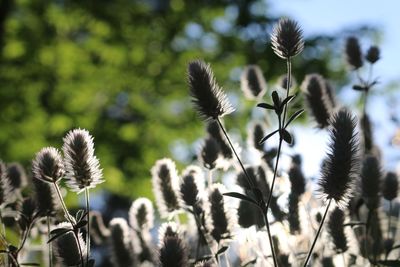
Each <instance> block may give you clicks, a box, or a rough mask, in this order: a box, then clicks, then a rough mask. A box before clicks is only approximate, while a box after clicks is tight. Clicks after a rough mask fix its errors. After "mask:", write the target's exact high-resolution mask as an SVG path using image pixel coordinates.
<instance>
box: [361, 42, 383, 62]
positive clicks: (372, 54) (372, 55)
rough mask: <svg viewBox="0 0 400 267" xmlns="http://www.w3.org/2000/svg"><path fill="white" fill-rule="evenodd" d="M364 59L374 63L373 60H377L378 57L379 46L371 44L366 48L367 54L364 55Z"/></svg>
mask: <svg viewBox="0 0 400 267" xmlns="http://www.w3.org/2000/svg"><path fill="white" fill-rule="evenodd" d="M365 59H366V60H367V61H368V62H369V63H371V64H374V63H375V62H377V61H378V60H379V59H380V51H379V48H378V47H377V46H374V45H373V46H371V47H370V48H369V49H368V51H367V54H366V55H365Z"/></svg>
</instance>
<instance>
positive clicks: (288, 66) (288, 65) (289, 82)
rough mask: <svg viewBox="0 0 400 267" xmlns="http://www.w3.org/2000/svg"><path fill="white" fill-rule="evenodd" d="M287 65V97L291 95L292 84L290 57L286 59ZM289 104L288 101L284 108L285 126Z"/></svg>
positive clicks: (283, 123) (283, 122)
mask: <svg viewBox="0 0 400 267" xmlns="http://www.w3.org/2000/svg"><path fill="white" fill-rule="evenodd" d="M286 67H287V79H286V98H288V97H289V91H290V85H291V83H292V81H291V79H292V62H291V61H290V57H289V58H288V59H287V60H286ZM287 106H288V103H286V105H285V106H284V108H283V121H282V125H283V127H284V126H285V121H286V114H287Z"/></svg>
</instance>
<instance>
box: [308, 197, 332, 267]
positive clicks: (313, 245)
mask: <svg viewBox="0 0 400 267" xmlns="http://www.w3.org/2000/svg"><path fill="white" fill-rule="evenodd" d="M331 203H332V199H331V198H330V199H329V201H328V205H327V206H326V209H325V213H324V216H323V217H322V221H321V223H320V225H319V228H318V231H317V235H316V236H315V238H314V241H313V243H312V245H311V248H310V251H309V252H308V254H307V258H306V261H305V262H304V265H303V267H306V266H307V263H308V261H309V260H310V257H311V254H312V252H313V250H314V247H315V244H316V243H317V239H318V236H319V234H320V233H321V229H322V226H323V225H324V222H325V218H326V215H327V214H328V211H329V207H330V206H331Z"/></svg>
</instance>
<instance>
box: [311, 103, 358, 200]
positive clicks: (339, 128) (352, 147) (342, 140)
mask: <svg viewBox="0 0 400 267" xmlns="http://www.w3.org/2000/svg"><path fill="white" fill-rule="evenodd" d="M355 127H356V120H355V118H354V117H353V115H352V114H351V113H350V112H349V111H347V110H346V109H345V108H342V109H340V110H339V111H338V112H337V113H336V114H334V115H333V116H332V118H331V127H330V139H331V141H330V145H329V152H328V155H327V157H326V158H325V160H324V164H323V167H322V171H321V178H320V180H319V182H318V184H319V186H320V192H321V193H322V194H323V196H324V197H325V199H333V200H335V202H336V203H337V204H338V205H339V206H340V205H344V204H346V203H347V201H348V199H349V197H350V195H351V189H352V185H353V183H354V181H355V179H356V177H357V175H358V173H359V163H358V150H359V142H358V136H357V133H356V130H355Z"/></svg>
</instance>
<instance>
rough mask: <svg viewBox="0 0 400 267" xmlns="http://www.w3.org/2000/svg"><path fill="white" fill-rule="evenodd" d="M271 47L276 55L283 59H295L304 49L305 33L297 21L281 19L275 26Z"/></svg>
mask: <svg viewBox="0 0 400 267" xmlns="http://www.w3.org/2000/svg"><path fill="white" fill-rule="evenodd" d="M271 45H272V49H273V50H274V52H275V54H276V55H277V56H279V57H280V58H283V59H288V58H291V57H295V56H296V55H298V54H299V53H300V52H301V51H303V48H304V41H303V31H302V30H301V29H300V27H299V25H298V24H297V22H296V21H294V20H291V19H286V18H283V19H280V20H279V22H278V24H276V25H275V26H274V29H273V32H272V35H271Z"/></svg>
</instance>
